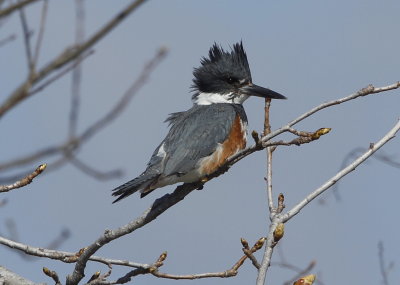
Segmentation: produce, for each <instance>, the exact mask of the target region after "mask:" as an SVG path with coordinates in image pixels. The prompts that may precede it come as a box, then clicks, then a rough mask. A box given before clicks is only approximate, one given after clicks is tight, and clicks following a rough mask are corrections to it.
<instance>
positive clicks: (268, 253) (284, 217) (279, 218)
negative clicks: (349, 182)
mask: <svg viewBox="0 0 400 285" xmlns="http://www.w3.org/2000/svg"><path fill="white" fill-rule="evenodd" d="M399 130H400V120H399V121H397V123H396V124H395V126H394V127H393V128H392V129H391V130H390V131H389V132H388V133H387V134H386V135H384V136H383V137H382V138H381V139H380V140H379V141H378V142H377V143H375V144H371V145H370V148H369V149H368V150H367V151H366V152H365V153H364V154H362V155H361V156H359V157H358V158H357V159H355V160H354V161H353V162H352V163H351V164H350V165H348V166H347V167H345V168H344V169H343V170H341V171H339V172H338V173H337V174H336V175H335V176H333V177H332V178H330V179H328V180H327V181H326V182H325V183H324V184H323V185H321V186H320V187H319V188H317V189H316V190H314V191H313V192H311V193H310V194H309V195H308V196H307V197H306V198H305V199H304V200H302V201H300V202H299V203H298V204H297V205H295V206H294V207H293V208H292V209H290V210H289V211H288V212H286V213H285V214H281V215H275V216H274V218H273V219H272V222H271V225H270V228H269V233H268V237H267V245H266V249H265V252H264V257H263V261H262V263H261V267H260V269H259V271H258V276H257V283H256V284H257V285H263V284H264V283H265V278H266V274H267V270H268V267H269V265H270V262H271V257H272V252H273V247H274V243H273V233H274V231H275V229H276V227H277V226H278V224H280V223H285V222H287V221H288V220H290V219H291V218H293V217H294V216H295V215H297V214H298V213H299V212H300V211H301V210H302V209H303V208H304V207H305V206H306V205H307V204H308V203H310V202H311V201H312V200H314V199H315V198H316V197H318V196H319V195H321V194H322V193H324V192H325V191H326V190H328V189H329V188H330V187H332V186H333V185H334V184H335V183H336V182H337V181H339V180H340V179H342V178H343V177H344V176H346V175H347V174H349V173H350V172H352V171H353V170H355V169H356V168H357V167H358V166H359V165H360V164H362V163H363V162H364V161H365V160H366V159H368V158H369V157H371V156H372V155H373V154H374V153H375V152H376V151H377V150H378V149H380V148H381V147H382V146H383V145H385V144H386V143H387V142H388V141H389V140H391V139H393V138H394V137H395V135H396V133H397V132H398V131H399Z"/></svg>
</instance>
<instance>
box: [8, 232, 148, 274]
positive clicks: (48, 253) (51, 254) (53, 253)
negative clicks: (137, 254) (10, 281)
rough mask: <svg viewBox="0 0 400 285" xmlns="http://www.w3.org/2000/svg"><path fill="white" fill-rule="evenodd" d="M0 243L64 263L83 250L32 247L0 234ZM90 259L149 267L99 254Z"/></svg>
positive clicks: (72, 260) (74, 257)
mask: <svg viewBox="0 0 400 285" xmlns="http://www.w3.org/2000/svg"><path fill="white" fill-rule="evenodd" d="M0 244H3V245H5V246H7V247H9V248H13V249H16V250H19V251H21V252H24V253H26V254H29V255H32V256H37V257H44V258H49V259H54V260H59V261H62V262H65V263H73V262H75V261H76V260H77V259H78V257H79V256H80V254H82V252H83V250H82V252H78V253H74V252H66V251H59V250H54V249H46V248H41V247H34V246H30V245H27V244H23V243H20V242H16V241H12V240H9V239H6V238H4V237H1V236H0ZM90 260H91V261H95V262H100V263H103V264H106V265H109V264H115V265H121V266H127V267H134V268H144V269H146V268H149V267H150V265H148V264H142V263H136V262H131V261H128V260H119V259H109V258H104V257H100V256H91V257H90Z"/></svg>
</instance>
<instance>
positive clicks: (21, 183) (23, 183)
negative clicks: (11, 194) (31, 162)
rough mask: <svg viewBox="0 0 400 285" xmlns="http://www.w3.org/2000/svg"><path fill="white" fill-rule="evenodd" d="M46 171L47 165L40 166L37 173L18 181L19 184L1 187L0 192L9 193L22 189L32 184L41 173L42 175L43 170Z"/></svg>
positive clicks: (36, 170) (34, 172)
mask: <svg viewBox="0 0 400 285" xmlns="http://www.w3.org/2000/svg"><path fill="white" fill-rule="evenodd" d="M45 169H46V164H41V165H39V166H38V167H37V168H36V169H35V171H33V172H32V173H31V174H29V175H27V176H26V177H24V178H22V179H20V180H18V181H17V182H15V183H13V184H10V185H0V192H8V191H10V190H13V189H17V188H21V187H24V186H26V185H28V184H29V183H31V182H32V180H33V179H34V178H35V177H36V176H38V175H39V174H40V173H42V172H43V170H45Z"/></svg>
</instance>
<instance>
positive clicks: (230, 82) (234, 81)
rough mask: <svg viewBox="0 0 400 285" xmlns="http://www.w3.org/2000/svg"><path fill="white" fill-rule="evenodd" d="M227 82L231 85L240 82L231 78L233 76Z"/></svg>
mask: <svg viewBox="0 0 400 285" xmlns="http://www.w3.org/2000/svg"><path fill="white" fill-rule="evenodd" d="M226 81H227V82H228V83H229V84H232V83H237V82H239V80H237V78H235V77H231V76H229V77H228V78H227V79H226Z"/></svg>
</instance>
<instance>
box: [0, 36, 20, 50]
mask: <svg viewBox="0 0 400 285" xmlns="http://www.w3.org/2000/svg"><path fill="white" fill-rule="evenodd" d="M16 38H17V36H16V35H14V34H12V35H9V36H8V37H6V38H4V39H1V40H0V47H2V46H3V45H5V44H7V43H9V42H12V41H13V40H15V39H16Z"/></svg>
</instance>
